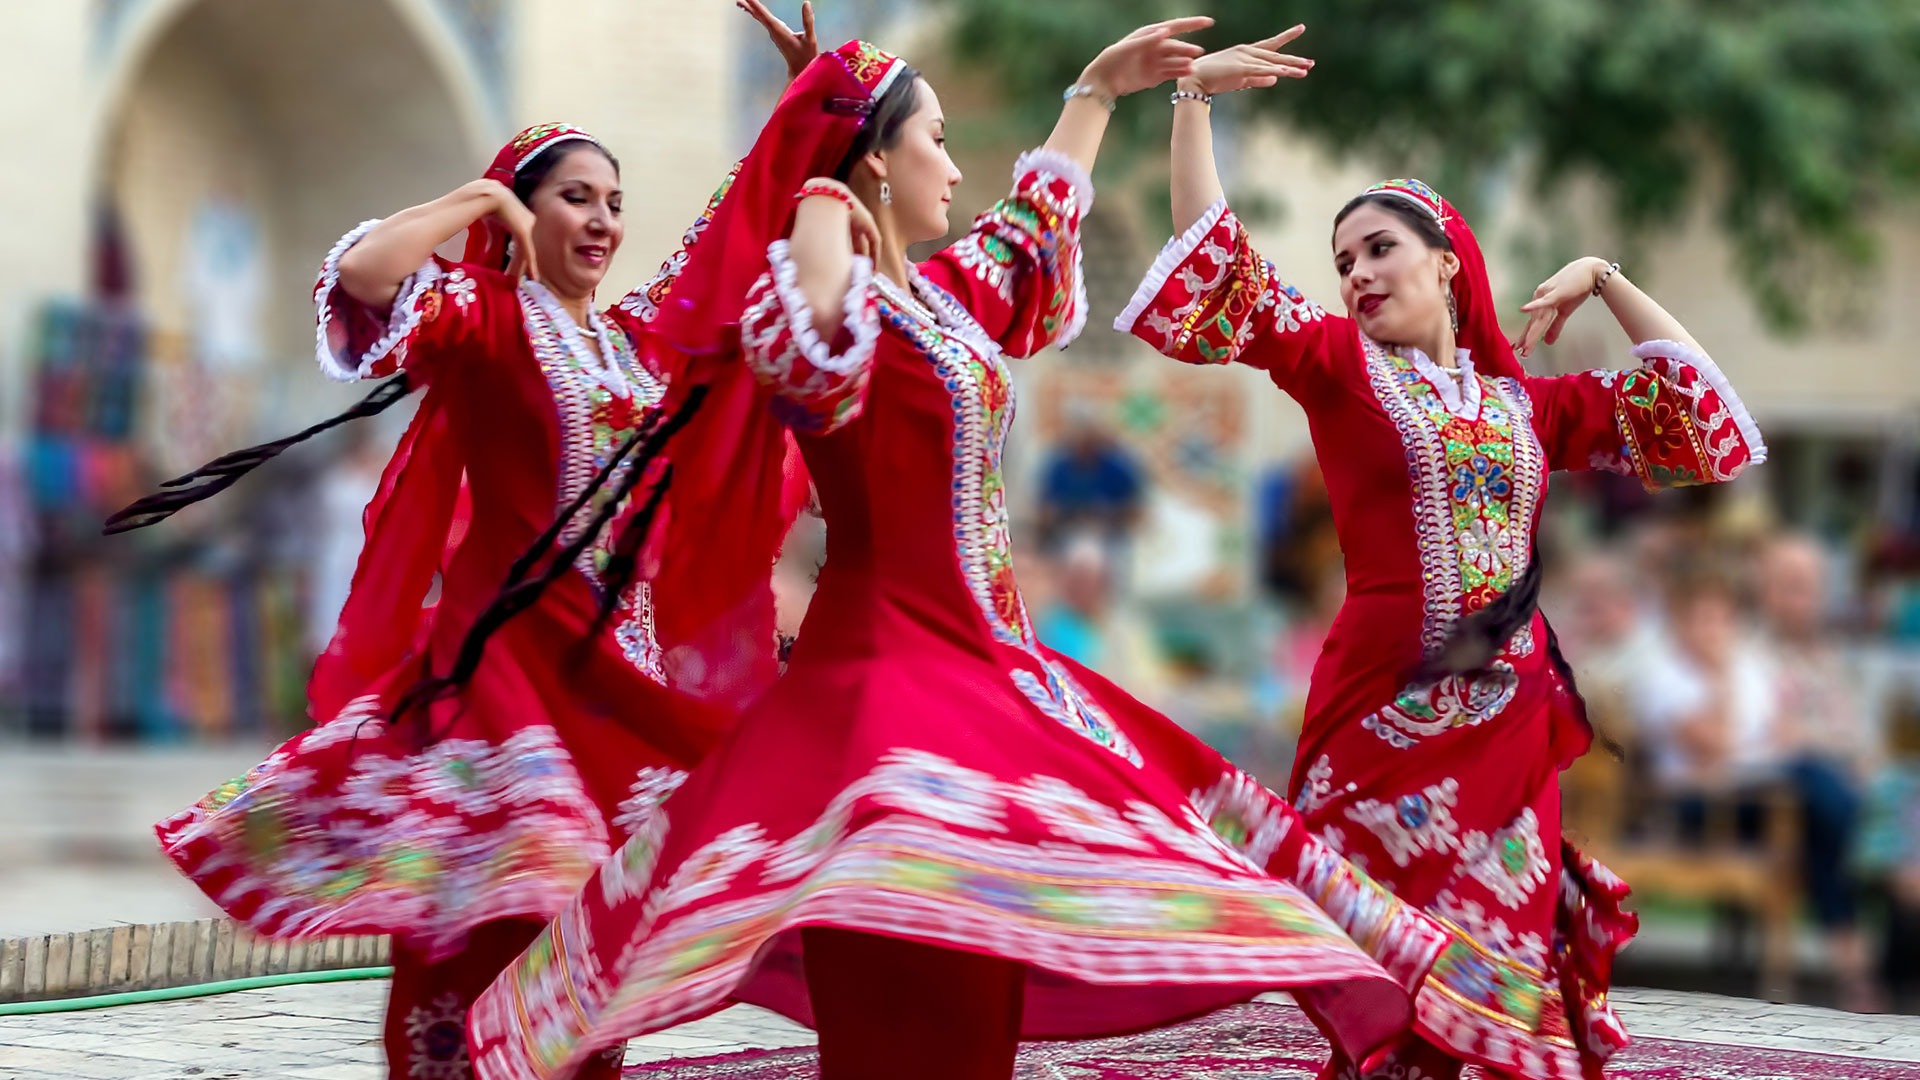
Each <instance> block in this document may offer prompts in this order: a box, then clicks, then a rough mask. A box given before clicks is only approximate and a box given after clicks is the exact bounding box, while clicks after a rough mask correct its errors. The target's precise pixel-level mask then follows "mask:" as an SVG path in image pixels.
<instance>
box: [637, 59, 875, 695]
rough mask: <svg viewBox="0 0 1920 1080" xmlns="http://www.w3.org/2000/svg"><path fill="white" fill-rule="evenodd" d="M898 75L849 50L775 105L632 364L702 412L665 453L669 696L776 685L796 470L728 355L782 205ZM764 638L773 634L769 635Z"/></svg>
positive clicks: (749, 691) (786, 215)
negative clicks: (701, 392) (661, 378)
mask: <svg viewBox="0 0 1920 1080" xmlns="http://www.w3.org/2000/svg"><path fill="white" fill-rule="evenodd" d="M905 70H906V65H905V64H903V63H901V62H900V61H899V60H897V59H895V58H894V57H892V56H889V55H887V54H886V53H884V52H881V51H880V50H879V49H876V48H874V47H873V46H871V45H868V44H866V43H864V42H860V41H850V42H848V43H847V44H845V45H843V46H841V47H840V48H839V49H836V50H835V51H833V52H831V53H826V54H823V55H821V56H819V57H816V58H815V59H814V61H813V62H812V63H811V64H809V65H808V66H807V68H806V70H804V71H802V72H801V73H800V76H799V77H798V78H796V79H795V80H794V81H793V83H792V85H790V86H789V87H788V88H787V90H786V93H785V94H784V95H782V97H781V99H780V103H779V105H778V106H777V107H776V108H775V110H774V113H773V116H772V117H771V118H770V119H769V120H768V121H767V125H766V127H765V128H764V129H763V130H762V131H761V133H760V137H759V138H758V140H756V141H755V143H754V146H753V149H752V150H751V151H749V152H748V154H747V156H746V158H745V159H744V160H743V161H741V163H740V164H739V166H738V167H737V168H736V169H735V171H734V174H733V176H732V177H731V178H730V180H729V182H728V184H727V186H726V187H725V188H724V189H723V192H722V194H721V195H720V196H718V197H717V198H716V201H715V203H714V204H713V206H712V207H711V211H710V214H709V216H708V217H707V219H706V221H705V223H704V225H701V226H696V230H697V232H696V233H690V234H689V241H690V250H689V251H688V253H687V257H686V261H685V264H684V265H683V266H682V267H681V269H680V271H679V272H678V274H677V275H675V276H674V277H673V279H672V284H671V288H670V290H669V291H667V292H666V294H665V295H664V296H661V295H657V294H655V295H653V296H652V297H651V299H652V300H653V301H654V302H655V303H656V304H657V305H658V307H657V314H655V315H654V316H653V318H652V319H651V320H650V321H649V322H647V323H646V324H645V325H644V328H643V329H642V331H641V338H642V346H641V347H642V351H643V355H645V356H646V357H647V358H648V362H649V363H650V364H652V365H654V366H655V367H656V368H657V369H658V370H661V371H664V372H667V373H669V380H668V385H669V386H670V388H671V389H670V391H669V398H668V401H667V403H666V405H665V406H664V407H665V408H667V409H669V410H671V409H673V408H675V407H676V403H677V400H678V398H679V397H680V396H681V395H684V394H686V393H688V392H689V391H690V390H691V389H692V388H693V387H695V386H701V387H704V388H705V399H704V400H703V401H702V402H701V404H700V407H699V411H698V412H697V413H695V414H694V417H693V419H692V421H691V423H689V424H688V426H687V428H686V429H685V430H684V431H683V432H681V434H680V435H679V436H677V437H676V438H675V440H674V444H673V446H671V447H670V448H669V450H668V453H669V455H670V456H671V457H672V459H673V481H672V487H671V488H670V494H669V497H668V498H669V502H670V504H671V508H672V513H671V514H670V515H668V517H667V523H666V526H665V531H664V541H663V542H661V543H660V547H659V550H660V552H661V560H660V569H659V572H658V575H657V577H656V579H655V580H656V581H657V582H658V584H659V591H657V592H656V594H655V596H656V599H657V601H658V610H659V615H658V621H659V634H660V638H661V641H662V643H663V644H665V645H666V646H667V648H668V671H669V674H670V675H671V676H672V678H673V681H674V685H675V687H676V688H677V689H681V690H685V691H688V692H691V693H695V694H697V695H699V696H701V697H703V698H705V699H707V700H709V701H711V702H717V703H723V704H732V705H735V706H738V705H740V704H743V703H744V702H745V701H746V700H748V699H750V697H751V696H752V695H753V694H755V693H757V692H758V690H759V689H760V688H761V687H763V686H764V685H765V684H766V682H767V681H768V680H769V679H770V678H771V676H772V674H773V668H772V664H771V650H770V648H769V646H770V641H768V640H764V639H763V635H762V634H761V633H760V629H761V628H762V627H764V626H767V625H768V624H769V622H770V620H771V615H772V594H771V592H770V591H769V589H768V587H767V586H768V581H769V570H770V567H771V564H772V562H773V560H774V558H775V557H776V556H777V555H778V553H779V549H780V544H781V542H782V541H783V540H784V539H785V537H786V532H787V528H788V527H789V526H790V525H791V524H792V521H793V517H794V515H795V514H796V513H797V512H798V510H799V508H800V505H801V504H802V503H804V501H805V497H806V490H807V480H806V476H805V470H804V468H803V467H802V466H801V465H800V463H799V458H798V455H797V454H795V453H792V442H791V439H790V437H789V436H788V435H787V433H786V430H785V428H784V427H782V426H781V425H780V423H779V421H778V420H777V419H776V418H775V416H774V413H773V410H772V409H771V408H770V407H769V405H768V402H767V398H766V394H765V391H763V390H762V389H761V388H760V387H759V385H758V383H757V382H756V381H755V380H754V379H753V377H752V374H751V372H749V371H748V370H747V367H746V365H745V364H744V363H742V362H741V361H740V357H739V329H740V315H741V312H742V310H743V309H744V308H745V306H746V296H747V291H748V290H749V289H750V288H751V287H752V286H753V283H754V282H755V281H756V280H758V279H759V277H760V276H761V275H762V274H764V273H766V272H767V246H768V245H769V244H771V243H772V242H773V241H775V240H777V239H779V238H780V237H781V236H783V235H785V233H786V231H787V229H788V227H789V225H790V224H791V222H792V218H793V194H794V192H796V191H798V190H799V189H800V186H801V185H802V184H804V183H805V182H806V181H807V180H809V179H811V178H813V177H815V176H822V175H826V174H828V173H831V172H832V171H833V169H834V167H835V166H837V165H838V164H839V163H840V159H841V158H842V157H843V156H845V154H846V152H847V149H848V147H850V146H851V145H852V144H853V139H854V136H855V135H856V134H857V133H858V132H859V130H860V126H861V125H862V124H863V123H865V122H866V118H867V115H868V113H869V112H870V111H871V108H872V102H873V100H874V99H875V98H876V97H877V96H878V95H879V94H880V93H881V92H883V91H884V90H885V89H886V88H887V87H888V86H889V85H891V83H892V82H893V80H895V79H897V78H899V77H900V73H901V72H903V71H905ZM767 636H770V635H767Z"/></svg>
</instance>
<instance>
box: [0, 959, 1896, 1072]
mask: <svg viewBox="0 0 1920 1080" xmlns="http://www.w3.org/2000/svg"><path fill="white" fill-rule="evenodd" d="M385 993H386V986H385V984H384V983H380V982H361V983H333V984H327V985H319V986H291V987H281V988H279V989H274V990H255V991H250V992H247V993H239V994H226V995H222V996H219V997H208V998H194V999H189V1000H185V1001H176V1002H167V1003H164V1004H156V1005H135V1006H125V1007H121V1008H116V1009H99V1010H94V1011H89V1012H77V1013H55V1014H47V1015H40V1016H18V1017H6V1018H0V1080H55V1078H59V1080H253V1078H256V1077H259V1078H266V1077H274V1078H284V1080H379V1078H380V1077H381V1076H382V1075H383V1073H382V1071H381V1068H380V1043H379V1038H380V1032H379V1025H378V1017H379V1013H380V1005H381V1001H382V999H383V995H384V994H385ZM1614 1000H1615V1001H1616V1002H1617V1003H1618V1005H1619V1008H1620V1011H1621V1013H1622V1014H1623V1016H1624V1017H1625V1019H1626V1021H1627V1026H1628V1027H1629V1028H1630V1029H1632V1030H1633V1031H1634V1032H1635V1033H1637V1034H1641V1035H1646V1036H1649V1037H1655V1038H1665V1039H1683V1040H1691V1041H1696V1042H1712V1043H1723V1044H1735V1045H1742V1046H1755V1047H1773V1048H1778V1049H1783V1050H1801V1051H1808V1052H1815V1053H1826V1054H1839V1055H1844V1056H1853V1057H1866V1058H1872V1059H1876V1060H1887V1061H1912V1062H1916V1063H1920V1017H1912V1016H1856V1015H1852V1014H1849V1013H1840V1012H1833V1011H1830V1010H1826V1009H1815V1008H1808V1007H1805V1006H1793V1005H1769V1004H1766V1003H1765V1002H1756V1001H1749V1000H1745V999H1741V998H1723V997H1713V996H1709V995H1704V994H1682V993H1675V992H1670V991H1659V990H1632V989H1626V990H1620V991H1617V992H1616V993H1615V996H1614ZM812 1039H813V1036H812V1033H811V1032H808V1031H807V1030H805V1029H803V1028H800V1027H796V1026H794V1025H793V1024H790V1023H788V1022H787V1021H785V1020H783V1019H781V1018H780V1017H777V1016H774V1015H773V1014H771V1013H767V1012H764V1011H761V1010H759V1009H754V1008H750V1007H746V1006H741V1007H738V1008H734V1009H730V1010H728V1011H727V1012H724V1013H721V1014H718V1015H716V1016H712V1017H709V1018H707V1019H706V1020H702V1021H699V1022H697V1023H693V1024H687V1025H684V1026H682V1027H678V1028H674V1029H673V1030H671V1031H667V1032H663V1033H661V1034H658V1035H652V1036H648V1037H647V1038H645V1039H641V1040H638V1041H636V1042H635V1043H633V1044H632V1045H631V1046H630V1047H629V1050H628V1056H627V1060H628V1061H629V1062H642V1061H659V1060H666V1059H672V1058H678V1057H705V1056H708V1055H712V1054H722V1053H729V1052H732V1051H737V1050H746V1049H755V1048H769V1047H782V1046H800V1045H805V1044H807V1043H809V1042H811V1041H812ZM1915 1075H1916V1076H1920V1064H1916V1068H1915Z"/></svg>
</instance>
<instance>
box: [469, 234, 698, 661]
mask: <svg viewBox="0 0 1920 1080" xmlns="http://www.w3.org/2000/svg"><path fill="white" fill-rule="evenodd" d="M456 273H457V271H456ZM519 299H520V310H521V314H522V315H523V317H524V318H525V322H526V328H527V341H528V343H529V344H531V345H532V347H533V355H534V359H535V360H536V361H537V362H538V363H539V365H540V372H541V374H543V375H544V376H546V380H547V385H548V387H549V388H550V389H551V390H552V391H553V404H554V409H555V411H556V412H557V414H558V416H559V421H560V488H559V493H558V503H557V506H556V511H557V512H565V510H566V508H567V507H569V506H571V505H573V503H574V501H575V500H577V499H578V498H579V497H580V494H581V493H582V492H583V491H585V490H586V489H587V486H588V485H589V484H591V483H592V482H593V479H594V477H596V476H598V475H599V474H600V472H601V471H602V470H603V469H605V468H606V467H607V463H608V462H609V461H610V460H611V459H612V457H613V455H614V453H615V452H616V451H618V450H619V449H620V447H621V446H622V445H624V444H625V443H626V441H627V440H628V439H629V438H630V437H631V436H632V435H633V433H634V431H635V430H636V429H637V428H638V427H639V425H640V423H641V421H642V420H644V419H645V418H646V416H647V413H648V411H649V410H650V409H652V408H654V407H655V406H657V405H658V404H659V403H660V399H661V398H662V397H663V396H665V393H666V388H665V387H664V386H663V385H662V384H661V383H660V381H659V380H658V379H656V378H654V377H653V375H652V373H650V372H648V371H647V370H646V368H645V367H644V366H642V365H641V364H640V363H639V361H638V359H637V358H636V357H635V355H634V350H633V343H632V342H631V341H630V340H629V339H628V337H627V335H626V334H624V333H622V332H620V331H619V330H617V329H615V328H612V327H610V326H608V325H607V324H606V323H605V322H604V321H603V320H602V319H600V318H599V317H598V316H597V315H595V316H592V317H590V319H589V322H588V325H587V330H588V331H589V332H591V333H593V334H594V336H595V338H596V340H597V343H598V345H599V354H598V356H596V355H595V354H594V351H593V350H592V349H591V348H589V347H588V345H587V343H586V341H585V340H584V336H583V334H582V333H581V329H580V327H579V326H578V325H577V324H576V323H575V322H574V320H573V318H572V317H571V316H569V315H568V314H567V313H566V311H564V310H563V309H562V308H561V307H560V305H559V303H558V302H557V301H556V300H555V299H554V297H553V294H552V293H550V292H548V291H547V290H546V288H544V287H543V286H541V285H540V284H538V283H537V282H525V283H522V285H521V286H520V289H519ZM628 467H629V466H628V465H627V464H625V463H622V464H621V465H620V467H619V468H617V469H615V470H614V474H613V475H612V476H611V477H609V479H608V482H607V484H606V485H605V486H604V487H603V488H602V490H600V491H599V492H596V493H595V494H594V496H593V497H592V498H591V499H589V500H588V502H587V504H586V505H585V506H583V507H581V509H580V511H579V513H577V514H575V515H574V517H573V519H572V521H570V522H569V523H568V525H567V527H566V529H565V530H564V531H563V532H562V534H561V538H560V542H561V543H563V544H564V543H567V542H569V541H571V540H572V539H574V538H576V537H578V536H579V535H580V531H581V530H582V529H583V528H585V526H586V523H587V522H589V521H590V520H592V518H593V516H594V514H596V513H597V512H598V511H599V510H600V509H602V508H604V507H605V506H606V504H607V500H608V499H610V498H612V494H611V492H612V490H613V489H614V488H615V487H617V486H618V483H619V481H620V478H621V477H622V476H624V475H625V474H626V471H627V469H628ZM613 538H614V530H613V529H612V528H606V529H603V530H601V533H600V536H599V538H598V539H597V540H596V541H595V542H594V544H593V546H591V547H590V548H588V549H587V550H586V551H585V552H582V553H581V555H580V558H579V559H578V561H577V562H576V564H575V565H576V566H577V568H578V569H579V571H580V572H581V573H582V574H584V575H585V576H586V578H587V580H589V581H591V582H593V584H594V586H595V588H599V587H600V585H601V581H602V575H603V573H604V571H605V569H606V567H607V563H608V561H609V560H610V559H611V558H612V557H613V550H612V544H613ZM614 626H615V631H614V633H615V634H616V635H617V637H618V639H619V641H620V646H621V651H622V652H623V653H624V654H625V655H626V657H627V659H628V661H629V662H631V663H632V664H633V665H634V666H635V667H636V668H638V669H640V670H641V671H642V672H644V673H646V674H647V675H648V676H650V677H652V678H654V679H657V680H660V681H665V677H666V671H665V667H664V654H663V653H662V651H661V649H660V644H659V642H658V640H657V639H656V638H655V635H654V612H653V595H652V589H651V587H650V586H649V584H648V583H647V582H645V581H639V582H635V583H634V584H633V585H631V586H629V588H628V589H627V592H626V595H624V596H622V597H621V598H620V607H619V610H618V612H617V613H616V615H615V621H614Z"/></svg>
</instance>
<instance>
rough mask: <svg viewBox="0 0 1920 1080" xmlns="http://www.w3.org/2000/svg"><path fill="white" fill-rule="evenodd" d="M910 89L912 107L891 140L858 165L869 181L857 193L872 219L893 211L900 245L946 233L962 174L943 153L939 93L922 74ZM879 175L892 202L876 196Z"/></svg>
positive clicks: (944, 141)
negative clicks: (911, 89) (860, 165)
mask: <svg viewBox="0 0 1920 1080" xmlns="http://www.w3.org/2000/svg"><path fill="white" fill-rule="evenodd" d="M913 92H914V95H915V104H914V108H913V111H912V112H911V113H909V114H907V118H906V120H905V121H904V122H902V123H901V125H900V128H899V132H898V135H897V137H896V138H895V140H894V141H893V143H892V145H890V146H883V147H882V148H880V149H878V150H875V151H873V152H872V153H870V154H868V155H867V157H866V160H865V168H864V169H862V170H861V171H862V172H864V173H867V174H868V175H870V176H871V177H872V182H871V184H870V185H864V184H863V185H861V188H862V190H861V191H860V195H861V198H863V199H866V200H867V203H868V206H869V208H870V209H872V210H873V212H874V216H875V218H876V219H884V218H885V217H887V216H889V215H890V216H891V218H892V220H893V227H894V228H895V229H896V230H897V231H898V233H899V241H900V243H901V245H902V246H905V245H907V244H917V243H920V242H922V241H926V240H938V239H940V238H941V237H943V236H945V235H947V227H948V221H947V213H948V210H949V209H950V208H951V207H952V204H953V189H954V188H955V187H956V186H958V185H959V183H960V179H961V177H960V169H959V167H958V166H956V165H954V163H953V158H952V157H951V156H950V155H949V154H948V153H947V118H946V116H945V114H943V113H942V112H941V111H940V98H939V97H938V96H937V95H935V94H934V92H933V87H931V86H929V85H927V81H926V80H925V79H915V80H914V82H913ZM881 180H885V181H886V182H887V189H888V193H889V194H890V195H891V196H892V198H893V201H892V203H891V204H884V203H882V202H881V200H880V199H879V198H878V194H877V193H878V190H879V181H881Z"/></svg>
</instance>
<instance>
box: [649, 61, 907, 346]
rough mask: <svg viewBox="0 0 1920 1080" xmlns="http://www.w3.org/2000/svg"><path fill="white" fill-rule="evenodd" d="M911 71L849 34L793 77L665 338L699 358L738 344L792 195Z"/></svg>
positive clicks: (839, 152) (704, 244)
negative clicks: (751, 298) (748, 301)
mask: <svg viewBox="0 0 1920 1080" xmlns="http://www.w3.org/2000/svg"><path fill="white" fill-rule="evenodd" d="M906 70H907V65H906V64H905V63H903V62H902V61H901V60H900V59H899V58H897V57H894V56H892V55H889V54H888V53H885V52H882V51H881V50H879V49H877V48H875V47H874V46H872V45H869V44H868V43H866V42H864V41H849V42H847V43H846V44H845V45H842V46H840V47H839V48H838V49H835V50H834V51H832V52H830V53H824V54H822V55H820V56H817V57H815V58H814V60H813V62H812V63H811V64H808V65H807V67H806V70H804V71H802V72H801V73H800V76H799V78H796V79H794V80H793V83H792V85H790V86H788V87H787V90H786V93H785V94H783V95H782V96H781V98H780V104H779V105H778V106H777V107H775V109H774V111H773V116H772V117H771V118H770V119H768V121H767V126H766V127H765V128H763V129H761V132H760V138H759V139H758V140H756V141H755V142H754V144H753V149H752V150H751V151H748V153H747V157H746V159H745V160H744V161H742V162H741V163H740V170H739V172H738V174H737V175H736V176H735V177H734V180H733V186H732V187H731V188H730V189H729V190H728V192H727V197H726V199H725V200H723V201H722V202H721V204H720V206H719V207H718V208H717V209H716V210H715V212H714V215H713V221H712V222H711V223H710V224H709V225H708V226H707V229H706V235H704V236H703V237H701V239H700V244H699V246H698V247H696V248H695V249H694V251H693V255H692V257H691V258H689V259H688V261H687V266H686V269H684V270H683V271H681V273H680V278H679V280H678V281H676V282H675V283H674V286H673V293H672V295H671V296H670V297H669V298H668V299H667V301H666V303H665V304H663V305H662V306H661V310H660V317H659V320H658V322H657V323H656V324H655V327H656V329H657V330H658V331H659V332H660V334H661V336H662V337H663V338H665V339H666V341H668V342H670V343H671V344H672V345H673V346H675V347H676V348H679V349H682V350H684V351H685V352H687V353H690V354H693V355H702V354H707V353H714V352H721V351H726V350H729V349H731V348H732V347H733V345H734V343H735V342H736V341H737V340H738V334H739V330H740V312H741V311H742V309H744V308H745V306H746V296H747V290H748V289H750V288H752V286H753V283H754V281H755V279H757V278H759V276H760V275H761V274H764V273H766V270H767V245H768V244H771V243H772V242H773V241H775V240H778V239H779V238H780V237H781V236H782V235H783V234H784V233H785V232H786V230H787V226H788V224H789V223H790V222H791V221H792V220H793V193H794V192H796V191H798V190H800V185H801V184H804V183H806V182H807V181H808V180H809V179H812V178H813V177H816V176H824V175H827V174H829V173H831V172H832V171H833V170H834V168H835V167H836V166H838V165H839V164H840V159H841V158H843V157H845V156H846V154H847V150H848V149H849V148H850V147H852V146H853V140H854V136H856V135H858V134H859V132H860V128H861V127H862V126H863V125H864V124H865V123H866V122H867V117H868V116H869V115H870V114H871V113H872V111H873V103H874V101H875V100H877V99H878V98H879V97H880V95H881V94H883V93H885V92H886V91H887V89H888V88H889V87H890V86H892V85H893V83H894V81H895V80H897V79H898V78H900V76H901V73H902V72H904V71H906Z"/></svg>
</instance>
